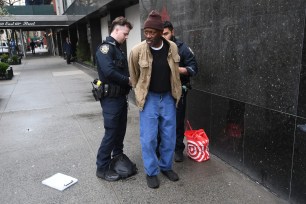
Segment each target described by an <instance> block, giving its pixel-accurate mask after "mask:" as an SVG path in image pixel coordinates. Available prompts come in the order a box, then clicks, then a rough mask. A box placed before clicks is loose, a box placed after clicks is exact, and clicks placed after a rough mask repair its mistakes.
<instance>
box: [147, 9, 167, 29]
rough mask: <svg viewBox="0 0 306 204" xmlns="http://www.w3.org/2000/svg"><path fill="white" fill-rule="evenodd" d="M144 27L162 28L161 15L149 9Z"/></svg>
mask: <svg viewBox="0 0 306 204" xmlns="http://www.w3.org/2000/svg"><path fill="white" fill-rule="evenodd" d="M143 28H144V29H146V28H153V29H156V30H164V25H163V22H162V19H161V16H160V15H159V13H158V12H157V11H154V10H153V11H151V13H150V14H149V16H148V18H147V20H146V21H145V22H144V27H143Z"/></svg>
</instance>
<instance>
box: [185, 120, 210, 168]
mask: <svg viewBox="0 0 306 204" xmlns="http://www.w3.org/2000/svg"><path fill="white" fill-rule="evenodd" d="M187 124H188V126H189V130H185V133H184V135H185V137H186V139H187V155H188V157H190V158H191V159H193V160H195V161H197V162H203V161H206V160H209V158H210V156H209V148H208V144H209V139H208V137H207V135H206V133H205V131H204V130H203V129H198V130H193V129H192V128H191V126H190V124H189V121H187Z"/></svg>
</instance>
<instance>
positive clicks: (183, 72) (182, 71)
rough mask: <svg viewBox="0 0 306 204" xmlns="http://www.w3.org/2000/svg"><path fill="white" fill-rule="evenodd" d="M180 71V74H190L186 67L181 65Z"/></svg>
mask: <svg viewBox="0 0 306 204" xmlns="http://www.w3.org/2000/svg"><path fill="white" fill-rule="evenodd" d="M179 72H180V74H183V75H189V73H188V71H187V69H186V67H179Z"/></svg>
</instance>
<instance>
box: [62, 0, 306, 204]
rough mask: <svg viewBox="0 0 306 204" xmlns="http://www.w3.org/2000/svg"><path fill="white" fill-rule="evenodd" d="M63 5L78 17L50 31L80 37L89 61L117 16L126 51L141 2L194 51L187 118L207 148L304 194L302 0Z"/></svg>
mask: <svg viewBox="0 0 306 204" xmlns="http://www.w3.org/2000/svg"><path fill="white" fill-rule="evenodd" d="M63 8H64V10H65V11H64V13H65V14H67V15H74V14H79V15H80V14H81V15H86V18H83V19H81V20H79V21H77V22H76V23H74V24H73V25H71V26H70V27H69V29H68V30H63V31H60V32H58V34H57V35H58V38H60V39H64V38H63V37H64V36H70V38H71V40H72V41H73V42H74V43H75V44H87V46H88V49H89V50H90V53H91V54H90V55H91V56H90V58H91V60H92V61H93V62H94V61H95V59H94V53H95V50H96V48H97V46H98V45H99V44H100V43H101V42H102V39H104V38H105V37H106V36H107V35H108V33H109V30H108V27H109V25H110V22H111V21H112V20H113V19H114V18H115V17H117V16H118V15H124V16H127V17H128V18H129V19H130V20H131V21H132V22H133V23H134V29H133V30H132V32H131V34H130V36H129V39H128V41H127V44H126V52H127V53H129V50H130V49H131V47H132V46H133V45H135V44H136V43H137V42H140V41H141V39H143V38H142V35H141V31H142V25H143V22H144V20H145V19H146V17H147V15H148V13H149V12H150V11H151V10H153V9H155V10H158V11H159V12H160V13H161V14H162V17H163V19H164V20H170V21H172V22H173V25H174V27H175V33H176V36H177V37H178V38H179V39H181V40H183V41H185V42H186V43H187V44H188V45H189V46H190V47H191V48H192V49H193V51H194V53H195V55H196V57H197V60H198V64H199V73H198V75H197V76H196V77H195V78H193V80H192V86H193V89H192V90H191V91H190V92H189V97H188V108H187V119H188V120H189V121H190V123H191V125H192V126H193V128H194V129H197V128H204V129H205V131H206V132H207V134H208V136H209V139H210V151H211V153H213V154H214V155H216V156H218V157H220V158H221V159H223V160H224V161H226V162H227V163H229V164H230V165H232V166H234V167H235V168H237V169H239V170H240V171H241V172H243V173H245V174H246V175H248V176H249V177H250V178H252V179H253V180H255V181H257V182H259V183H260V184H262V185H263V186H265V187H267V188H268V189H270V190H271V191H273V192H275V193H276V194H278V195H280V196H281V197H283V198H284V199H286V200H288V201H289V202H292V203H305V202H306V173H305V172H306V160H305V159H304V158H306V103H305V101H306V94H305V93H306V83H305V80H306V75H305V72H306V50H305V48H306V42H305V31H306V30H305V29H306V27H305V18H306V16H305V9H306V3H305V1H303V0H290V1H289V0H284V1H253V0H236V1H228V0H223V1H220V0H216V1H209V0H163V1H160V0H141V1H139V2H138V1H132V0H131V1H118V0H113V1H111V0H101V1H94V0H93V1H90V2H89V1H86V2H84V1H81V0H76V1H73V2H72V3H71V5H70V6H69V7H67V9H65V6H64V7H63Z"/></svg>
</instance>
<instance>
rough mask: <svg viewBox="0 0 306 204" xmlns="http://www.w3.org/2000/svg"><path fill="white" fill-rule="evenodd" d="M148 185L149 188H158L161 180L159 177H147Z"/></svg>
mask: <svg viewBox="0 0 306 204" xmlns="http://www.w3.org/2000/svg"><path fill="white" fill-rule="evenodd" d="M146 178H147V184H148V187H149V188H158V187H159V180H158V178H157V176H148V175H147V177H146Z"/></svg>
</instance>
